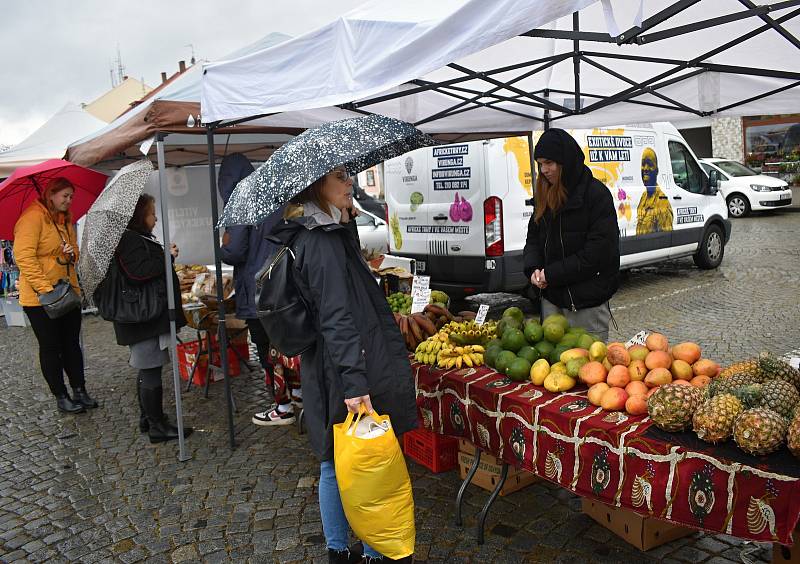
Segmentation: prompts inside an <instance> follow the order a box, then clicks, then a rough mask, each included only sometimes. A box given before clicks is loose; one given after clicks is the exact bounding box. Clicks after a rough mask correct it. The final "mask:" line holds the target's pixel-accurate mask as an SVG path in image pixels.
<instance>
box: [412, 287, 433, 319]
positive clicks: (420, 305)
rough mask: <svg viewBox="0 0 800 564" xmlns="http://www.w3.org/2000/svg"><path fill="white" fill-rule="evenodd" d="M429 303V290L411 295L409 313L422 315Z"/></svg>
mask: <svg viewBox="0 0 800 564" xmlns="http://www.w3.org/2000/svg"><path fill="white" fill-rule="evenodd" d="M429 303H431V289H430V288H425V289H424V290H420V291H418V292H416V293H413V294H412V297H411V313H422V312H423V311H424V310H425V306H426V305H428V304H429Z"/></svg>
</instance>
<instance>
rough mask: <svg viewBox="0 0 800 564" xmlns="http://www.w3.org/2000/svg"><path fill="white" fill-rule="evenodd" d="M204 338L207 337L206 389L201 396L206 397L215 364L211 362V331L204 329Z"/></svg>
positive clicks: (212, 346) (212, 353)
mask: <svg viewBox="0 0 800 564" xmlns="http://www.w3.org/2000/svg"><path fill="white" fill-rule="evenodd" d="M206 339H208V372H207V373H206V389H205V394H204V395H203V397H205V398H206V399H208V389H209V387H211V378H213V376H214V369H215V365H214V363H213V362H212V359H213V358H214V342H213V341H212V340H211V331H206Z"/></svg>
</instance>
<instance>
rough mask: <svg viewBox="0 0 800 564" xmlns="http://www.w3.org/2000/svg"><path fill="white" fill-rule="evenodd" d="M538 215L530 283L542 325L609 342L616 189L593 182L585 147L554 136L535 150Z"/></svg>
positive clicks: (532, 229)
mask: <svg viewBox="0 0 800 564" xmlns="http://www.w3.org/2000/svg"><path fill="white" fill-rule="evenodd" d="M534 158H535V159H536V162H537V164H538V165H539V174H538V175H537V178H536V191H535V193H534V198H535V199H534V203H535V210H534V214H533V216H532V217H531V219H530V221H529V222H528V238H527V241H526V243H525V250H524V251H523V259H524V261H525V275H526V276H528V277H529V278H530V280H531V284H533V285H534V286H536V287H537V288H539V293H540V296H541V298H542V318H543V319H544V318H546V317H547V316H548V315H551V314H556V313H560V314H562V315H564V316H566V318H567V319H568V320H569V323H570V325H572V326H578V327H583V328H585V329H586V330H587V331H589V332H590V333H593V334H594V335H596V336H597V337H598V338H600V339H601V340H603V341H607V340H608V323H609V320H610V317H611V309H610V306H609V299H611V296H613V295H614V293H615V292H616V291H617V287H618V286H619V228H618V226H617V213H616V210H615V209H614V200H613V198H612V196H611V192H610V191H609V189H608V188H607V187H606V186H605V184H603V183H602V182H600V181H599V180H597V179H596V178H594V176H592V171H590V170H589V168H588V167H587V166H586V165H585V164H584V155H583V151H582V150H581V148H580V146H579V145H578V143H577V142H576V141H575V139H573V138H572V136H571V135H570V134H569V133H567V132H566V131H564V130H563V129H549V130H547V131H545V132H544V133H543V134H542V136H541V137H540V138H539V142H538V143H536V148H535V149H534Z"/></svg>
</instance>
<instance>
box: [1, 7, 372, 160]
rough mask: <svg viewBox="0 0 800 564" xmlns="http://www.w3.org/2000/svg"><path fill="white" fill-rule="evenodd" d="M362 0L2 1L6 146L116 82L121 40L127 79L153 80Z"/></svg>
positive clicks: (311, 23) (314, 22)
mask: <svg viewBox="0 0 800 564" xmlns="http://www.w3.org/2000/svg"><path fill="white" fill-rule="evenodd" d="M363 1H364V0H251V1H246V0H216V1H211V0H138V1H134V2H123V1H121V0H70V1H67V0H3V1H2V13H0V145H13V144H14V143H18V142H19V141H21V140H22V139H24V138H25V137H27V136H28V135H29V134H30V133H31V132H33V131H34V130H35V129H36V128H37V127H39V126H40V125H42V123H44V122H45V121H46V120H47V119H48V118H49V117H50V116H52V115H53V114H54V113H55V112H56V111H58V110H59V109H60V108H61V107H62V106H63V105H64V104H65V103H67V102H69V101H72V102H76V103H80V102H84V103H88V102H91V101H92V100H94V99H95V98H97V97H98V96H100V95H102V94H103V93H105V92H106V91H108V90H109V89H110V88H111V79H110V74H109V69H110V67H111V63H112V61H113V60H114V59H115V58H116V53H117V44H119V49H120V53H121V55H122V62H123V64H124V66H125V72H126V74H127V75H128V76H130V77H133V78H137V79H140V80H141V79H142V78H144V81H145V82H146V83H147V84H148V85H150V86H153V87H155V86H157V85H158V84H159V83H160V81H161V78H160V75H161V72H162V71H166V72H167V74H168V75H171V74H172V73H174V72H176V71H177V70H178V61H179V60H185V61H186V62H187V64H188V62H189V59H190V58H191V48H190V47H187V45H188V44H192V45H194V50H195V55H196V57H197V58H198V59H200V58H202V59H208V60H214V59H216V58H220V57H222V56H224V55H225V54H226V53H229V52H231V51H233V50H235V49H238V48H239V47H242V46H244V45H247V44H248V43H252V42H253V41H256V40H257V39H259V38H260V37H263V36H265V35H267V34H268V33H271V32H274V31H278V32H282V33H286V34H288V35H293V36H296V35H301V34H303V33H305V32H307V31H310V30H312V29H314V28H316V27H319V26H320V25H323V24H325V23H327V22H328V21H330V20H332V19H335V18H336V17H337V16H339V15H341V14H343V13H345V12H347V11H348V10H350V9H352V8H354V7H356V6H358V5H359V4H361V3H363Z"/></svg>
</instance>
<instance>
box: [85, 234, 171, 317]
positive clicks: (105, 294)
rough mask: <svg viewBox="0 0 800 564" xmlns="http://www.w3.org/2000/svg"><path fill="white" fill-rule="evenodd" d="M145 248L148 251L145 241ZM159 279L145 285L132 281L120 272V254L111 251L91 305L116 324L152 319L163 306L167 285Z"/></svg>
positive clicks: (162, 309)
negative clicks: (104, 272)
mask: <svg viewBox="0 0 800 564" xmlns="http://www.w3.org/2000/svg"><path fill="white" fill-rule="evenodd" d="M145 250H146V251H147V253H148V254H150V249H149V248H148V247H147V242H145ZM162 282H163V280H162V278H161V277H157V278H154V279H152V280H148V281H147V282H145V283H144V284H134V283H132V282H131V281H130V280H129V279H128V277H127V276H125V273H124V272H122V269H121V268H120V266H119V257H118V256H117V254H116V253H114V256H113V258H112V259H111V264H109V266H108V272H107V273H106V277H105V278H104V279H103V281H102V282H101V283H100V284H99V285H98V286H97V289H95V291H94V295H93V301H94V305H95V306H96V307H97V311H98V312H99V313H100V315H101V316H102V317H103V319H105V320H106V321H115V322H117V323H145V322H147V321H152V320H154V319H156V318H157V317H158V316H159V315H161V313H162V312H163V311H164V309H166V303H167V295H166V290H165V286H166V284H165V283H162Z"/></svg>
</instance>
